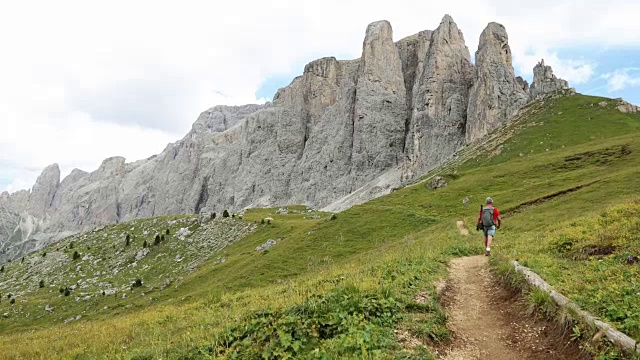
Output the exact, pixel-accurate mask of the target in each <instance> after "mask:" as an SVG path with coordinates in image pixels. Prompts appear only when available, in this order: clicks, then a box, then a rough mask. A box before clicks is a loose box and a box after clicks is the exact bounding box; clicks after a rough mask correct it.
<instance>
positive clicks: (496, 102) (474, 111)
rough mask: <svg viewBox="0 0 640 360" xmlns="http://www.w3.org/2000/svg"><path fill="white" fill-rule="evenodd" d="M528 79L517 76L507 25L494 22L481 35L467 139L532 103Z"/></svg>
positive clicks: (475, 136)
mask: <svg viewBox="0 0 640 360" xmlns="http://www.w3.org/2000/svg"><path fill="white" fill-rule="evenodd" d="M526 88H527V86H526V82H524V80H522V78H520V79H519V80H518V79H517V78H516V77H515V74H514V71H513V65H512V63H511V48H510V47H509V38H508V36H507V31H506V30H505V28H504V26H502V25H500V24H497V23H490V24H489V25H488V26H487V27H486V28H485V29H484V31H482V34H481V35H480V43H479V46H478V51H476V70H475V76H474V84H473V87H472V88H471V94H470V99H469V108H468V115H469V116H468V118H467V129H466V141H467V142H472V141H476V140H478V139H479V138H480V137H482V136H484V135H485V134H487V133H489V132H490V131H491V130H493V129H495V128H497V127H498V126H500V125H503V124H505V123H506V122H507V121H508V120H509V119H510V118H511V117H512V116H513V115H515V113H516V112H517V111H518V110H519V109H520V108H522V106H524V105H525V104H526V103H527V102H528V97H529V96H528V95H527V93H526V90H525V89H526Z"/></svg>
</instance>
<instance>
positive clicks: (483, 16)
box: [0, 0, 640, 191]
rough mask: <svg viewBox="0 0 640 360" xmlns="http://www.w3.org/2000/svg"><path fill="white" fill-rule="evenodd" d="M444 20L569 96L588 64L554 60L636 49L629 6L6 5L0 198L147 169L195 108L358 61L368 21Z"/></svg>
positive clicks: (414, 28)
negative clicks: (565, 87)
mask: <svg viewBox="0 0 640 360" xmlns="http://www.w3.org/2000/svg"><path fill="white" fill-rule="evenodd" d="M445 13H450V14H451V15H452V16H453V18H454V19H455V20H456V22H457V23H458V25H459V27H460V28H461V29H462V31H463V32H464V34H465V38H466V40H467V45H468V46H469V49H470V51H471V52H472V53H473V52H474V51H475V49H476V48H477V43H478V37H479V35H480V32H481V31H482V29H483V28H484V27H485V26H486V24H487V23H488V22H490V21H497V22H500V23H502V24H503V25H505V27H506V28H507V31H508V32H509V36H510V44H511V46H512V50H513V54H514V61H515V65H516V68H517V70H518V72H519V73H520V74H523V75H526V74H530V73H531V68H532V67H533V65H535V62H537V61H538V60H539V58H538V57H545V60H546V62H547V63H548V64H550V65H552V66H553V68H554V70H555V73H556V74H557V75H558V76H559V77H563V78H565V79H568V80H569V81H570V82H573V83H581V82H584V81H587V80H588V79H589V78H591V77H592V76H593V71H594V67H595V64H593V63H592V62H590V61H589V59H567V58H560V57H558V56H555V54H556V52H554V51H556V50H557V49H560V48H563V47H567V46H572V47H573V46H578V47H579V46H586V45H601V44H607V46H622V45H624V46H638V45H640V26H639V24H640V23H639V22H637V21H636V20H635V16H636V15H635V14H638V13H640V3H637V2H634V1H632V0H626V1H625V0H612V1H609V2H606V3H605V2H590V3H589V5H588V6H577V5H575V6H573V7H572V6H571V5H568V4H560V5H558V4H557V2H556V1H552V0H539V1H536V2H518V1H511V0H509V1H508V0H480V1H475V2H469V1H466V0H450V1H447V2H435V3H434V2H426V1H423V2H416V1H413V0H396V1H393V2H388V1H382V0H371V1H367V2H362V1H355V0H325V1H323V2H322V3H317V2H307V1H299V0H274V1H270V2H269V3H268V4H266V3H264V2H260V1H257V0H254V1H250V0H235V1H224V2H221V1H206V0H201V1H196V0H184V1H181V2H163V1H150V0H138V1H125V0H113V1H105V2H96V1H86V0H58V1H47V0H40V1H35V0H24V1H12V2H6V3H3V5H2V11H1V12H0V44H2V56H0V79H2V81H0V125H2V126H1V127H0V175H1V176H0V177H3V178H6V177H7V174H10V175H9V176H10V177H11V178H12V179H13V180H12V184H13V185H9V186H4V188H3V186H2V185H0V191H2V190H5V189H11V190H15V189H17V188H19V187H24V186H25V184H33V181H34V180H35V178H36V177H37V174H38V172H39V171H36V170H35V169H41V168H43V167H44V166H45V165H47V164H50V163H53V162H58V163H60V165H61V167H62V168H63V172H65V171H66V172H68V171H69V170H70V169H71V168H73V167H79V168H82V169H83V170H88V171H90V170H94V169H95V168H96V167H97V165H98V164H99V163H100V162H101V160H102V159H103V158H105V157H109V156H113V155H122V156H125V157H127V158H128V159H129V160H135V159H139V158H144V157H147V156H150V155H152V154H154V153H157V152H158V151H160V150H161V149H163V148H164V146H165V145H166V143H167V142H168V141H172V140H176V139H177V138H179V137H181V136H182V135H183V134H184V133H185V132H186V131H188V129H189V128H190V126H191V124H192V122H193V121H194V120H195V118H196V117H197V115H198V114H199V113H200V112H201V111H203V110H205V109H207V108H208V107H210V106H213V105H216V104H223V103H224V104H230V105H234V104H241V103H249V102H256V101H258V99H255V92H256V90H257V89H258V88H259V86H260V84H261V83H262V82H263V81H264V80H265V78H267V77H269V76H275V75H278V74H287V73H291V72H301V71H302V69H301V68H300V64H301V63H305V62H308V61H310V60H312V59H314V58H318V57H321V56H331V55H336V56H340V57H350V58H355V57H358V56H359V53H360V48H361V45H362V39H363V35H364V32H365V28H366V26H367V24H368V23H370V22H372V21H375V20H380V19H387V20H389V21H390V22H391V23H392V25H393V27H394V33H395V37H396V39H400V38H402V37H404V36H408V35H411V34H413V33H416V32H418V31H420V30H424V29H434V28H435V27H436V26H437V25H438V23H439V22H440V19H441V18H442V16H443V15H444V14H445ZM585 19H589V20H588V21H585ZM625 84H626V83H625ZM262 100H264V99H262ZM8 164H11V165H8Z"/></svg>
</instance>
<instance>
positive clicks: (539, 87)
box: [529, 59, 569, 100]
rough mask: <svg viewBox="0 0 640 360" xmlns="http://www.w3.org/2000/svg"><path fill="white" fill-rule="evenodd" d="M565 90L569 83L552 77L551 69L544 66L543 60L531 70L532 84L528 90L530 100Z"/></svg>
mask: <svg viewBox="0 0 640 360" xmlns="http://www.w3.org/2000/svg"><path fill="white" fill-rule="evenodd" d="M567 89H569V82H567V80H563V79H560V78H557V77H556V76H555V75H553V69H551V66H548V65H545V64H544V59H542V60H540V62H539V63H538V64H537V65H536V66H535V67H534V68H533V82H532V83H531V87H530V90H529V97H530V99H531V100H537V99H541V98H543V97H545V96H546V95H547V94H551V93H554V92H556V91H558V90H567Z"/></svg>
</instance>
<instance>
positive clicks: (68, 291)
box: [64, 288, 71, 296]
mask: <svg viewBox="0 0 640 360" xmlns="http://www.w3.org/2000/svg"><path fill="white" fill-rule="evenodd" d="M69 295H71V290H69V288H66V289H64V296H69Z"/></svg>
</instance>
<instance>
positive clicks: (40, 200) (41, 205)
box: [28, 164, 60, 217]
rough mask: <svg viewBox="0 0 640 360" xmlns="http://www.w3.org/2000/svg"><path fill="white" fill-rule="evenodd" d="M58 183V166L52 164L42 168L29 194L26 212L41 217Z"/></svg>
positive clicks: (48, 205) (50, 201)
mask: <svg viewBox="0 0 640 360" xmlns="http://www.w3.org/2000/svg"><path fill="white" fill-rule="evenodd" d="M59 184H60V167H59V166H58V164H52V165H49V166H47V167H46V168H44V170H43V171H42V173H41V174H40V176H38V179H37V180H36V183H35V185H34V186H33V188H32V189H31V194H30V195H29V205H28V212H29V213H30V214H33V215H34V216H39V217H43V216H44V215H45V214H46V211H47V209H48V208H49V207H50V206H51V203H52V202H53V197H54V195H55V193H56V190H58V185H59Z"/></svg>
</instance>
